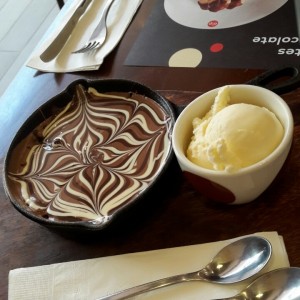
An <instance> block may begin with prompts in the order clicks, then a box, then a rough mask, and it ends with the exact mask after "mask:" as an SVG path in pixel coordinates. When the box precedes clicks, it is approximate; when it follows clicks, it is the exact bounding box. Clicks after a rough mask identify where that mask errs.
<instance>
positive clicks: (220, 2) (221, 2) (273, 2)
mask: <svg viewBox="0 0 300 300" xmlns="http://www.w3.org/2000/svg"><path fill="white" fill-rule="evenodd" d="M287 1H288V0H184V1H183V0H165V1H164V8H165V11H166V13H167V15H168V16H169V17H170V18H171V19H172V20H173V21H175V22H176V23H178V24H180V25H183V26H187V27H191V28H198V29H223V28H231V27H236V26H240V25H244V24H247V23H251V22H254V21H257V20H259V19H261V18H264V17H266V16H268V15H269V14H271V13H273V12H275V11H276V10H278V9H279V8H280V7H281V6H282V5H284V4H285V3H286V2H287Z"/></svg>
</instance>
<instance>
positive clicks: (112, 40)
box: [27, 0, 142, 73]
mask: <svg viewBox="0 0 300 300" xmlns="http://www.w3.org/2000/svg"><path fill="white" fill-rule="evenodd" d="M81 1H82V0H74V1H67V2H66V4H65V5H64V7H63V9H62V10H61V11H60V13H59V14H58V16H57V18H56V19H55V20H54V22H53V24H52V26H51V27H50V28H49V30H48V31H47V32H46V34H45V37H44V38H43V40H42V41H41V43H40V44H39V45H38V46H37V47H36V49H35V50H34V52H33V54H32V55H31V57H30V58H29V60H28V61H27V66H29V67H31V68H34V69H37V70H40V71H44V72H56V73H61V72H75V71H85V70H97V69H99V67H100V66H101V64H102V62H103V60H104V58H105V57H106V56H107V55H108V54H109V53H110V52H111V51H112V50H113V49H114V48H115V46H116V45H117V44H118V42H119V41H120V39H121V38H122V36H123V34H124V33H125V31H126V29H127V27H128V25H129V24H130V22H131V20H132V18H133V16H134V14H135V13H136V11H137V9H138V7H139V6H140V4H141V2H142V0H115V1H114V3H113V4H112V6H111V8H110V11H109V13H108V16H107V26H108V35H107V40H106V41H105V43H104V45H103V46H102V47H101V48H99V49H98V50H97V51H92V52H87V53H78V54H71V52H72V51H74V50H78V49H79V48H81V47H82V46H83V45H84V44H85V43H86V42H88V40H89V38H90V36H91V34H92V32H93V31H94V29H95V27H96V26H97V24H98V22H99V20H100V16H101V13H102V10H103V8H104V6H105V2H106V0H94V1H92V3H91V4H90V6H89V7H88V9H87V10H86V12H85V13H84V15H83V16H82V17H81V18H80V20H79V22H78V23H77V25H76V27H75V28H74V30H73V32H72V34H71V35H70V37H69V39H68V41H67V43H66V44H65V45H64V47H63V49H62V51H61V52H60V53H59V55H58V56H57V57H56V58H55V59H53V60H52V61H50V62H48V63H45V62H43V61H42V60H41V59H40V55H41V54H42V53H43V52H44V50H45V49H46V48H47V47H48V46H49V45H50V44H51V42H52V41H53V40H54V38H55V37H56V36H57V34H58V33H59V32H60V31H61V29H62V28H63V27H64V25H65V24H66V23H67V22H68V20H69V19H70V17H71V16H72V14H73V12H74V11H75V10H76V8H77V7H78V5H79V4H80V3H81Z"/></svg>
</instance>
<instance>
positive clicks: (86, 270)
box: [9, 232, 289, 300]
mask: <svg viewBox="0 0 300 300" xmlns="http://www.w3.org/2000/svg"><path fill="white" fill-rule="evenodd" d="M255 235H259V236H262V237H265V238H266V239H268V240H269V241H270V243H271V244H272V247H273V254H272V257H271V260H270V262H269V263H268V265H267V266H266V267H265V268H264V269H263V271H262V272H267V271H269V270H273V269H276V268H281V267H288V266H289V261H288V256H287V253H286V250H285V246H284V242H283V239H282V237H281V236H279V235H278V234H277V233H276V232H262V233H257V234H255ZM231 241H232V240H226V241H219V242H214V243H207V244H201V245H192V246H184V247H177V248H170V249H163V250H155V251H147V252H139V253H131V254H124V255H117V256H110V257H102V258H96V259H88V260H81V261H73V262H66V263H59V264H53V265H48V266H38V267H31V268H22V269H15V270H12V271H10V273H9V300H15V299H18V300H19V299H22V300H27V299H28V300H29V299H30V300H34V299H39V300H43V299H55V300H59V299H64V300H67V299H73V300H74V299H89V300H93V299H97V298H98V297H100V296H103V295H106V294H108V293H112V292H116V291H118V290H122V289H125V288H129V287H132V286H135V285H138V284H142V283H145V282H149V281H153V280H157V279H160V278H164V277H168V276H172V275H177V274H182V273H186V272H192V271H197V270H199V269H201V268H202V267H204V266H205V265H206V264H207V263H208V262H209V261H210V260H211V259H212V257H213V256H214V255H215V254H216V253H217V252H218V251H219V250H220V249H221V248H222V247H224V246H225V245H227V244H229V243H230V242H231ZM252 280H253V278H252V279H249V280H246V281H243V282H242V283H238V284H233V285H227V286H225V285H217V284H211V283H206V282H198V281H197V282H186V283H181V284H176V285H173V286H169V287H165V288H161V289H158V290H155V291H152V292H149V293H146V294H142V295H139V296H136V297H135V298H134V299H147V300H149V299H152V300H154V299H160V300H164V299H172V300H176V299H184V300H199V299H201V300H205V299H216V298H222V297H229V296H232V295H235V294H236V293H238V292H239V291H240V290H241V289H243V288H244V287H246V286H247V285H248V284H249V283H250V282H251V281H252Z"/></svg>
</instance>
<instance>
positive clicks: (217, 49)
mask: <svg viewBox="0 0 300 300" xmlns="http://www.w3.org/2000/svg"><path fill="white" fill-rule="evenodd" d="M223 48H224V45H223V44H222V43H215V44H212V45H211V46H210V51H211V52H214V53H216V52H221V51H222V50H223Z"/></svg>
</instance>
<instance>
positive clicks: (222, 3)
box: [198, 0, 244, 12]
mask: <svg viewBox="0 0 300 300" xmlns="http://www.w3.org/2000/svg"><path fill="white" fill-rule="evenodd" d="M243 2H244V0H198V4H199V6H200V7H201V9H203V10H209V11H211V12H218V11H220V10H223V9H233V8H235V7H237V6H241V5H242V4H243Z"/></svg>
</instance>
